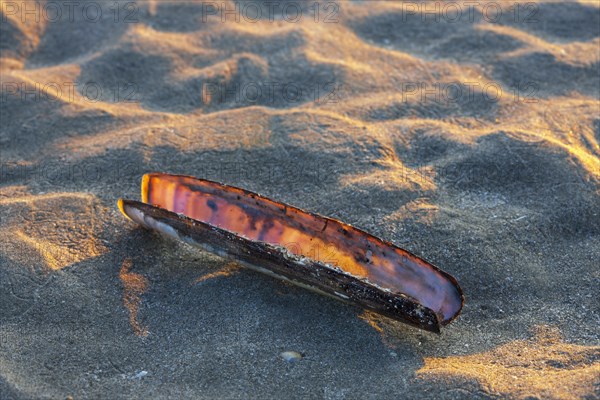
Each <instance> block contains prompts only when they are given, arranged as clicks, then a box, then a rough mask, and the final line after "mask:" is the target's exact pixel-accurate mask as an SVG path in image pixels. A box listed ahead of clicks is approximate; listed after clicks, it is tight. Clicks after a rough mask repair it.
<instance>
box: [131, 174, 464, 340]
mask: <svg viewBox="0 0 600 400" xmlns="http://www.w3.org/2000/svg"><path fill="white" fill-rule="evenodd" d="M146 175H147V176H151V175H159V176H160V175H170V176H174V177H183V178H190V179H194V180H200V181H205V182H209V183H212V184H215V185H218V186H220V187H221V188H223V190H230V189H234V190H240V191H242V192H243V193H245V194H247V195H249V196H252V197H257V198H259V199H266V200H268V201H272V202H274V203H278V204H282V205H283V206H285V207H286V208H288V209H294V210H296V211H299V212H302V213H306V214H308V215H311V216H313V217H315V218H320V219H322V220H323V221H335V222H337V223H339V224H340V225H341V226H343V227H345V228H346V229H351V230H354V231H355V232H357V233H359V234H363V235H368V236H372V237H374V238H375V239H376V240H377V241H379V242H380V243H381V244H382V245H384V246H389V247H393V248H398V249H400V250H401V251H402V252H404V253H406V254H407V255H409V256H411V257H414V258H416V259H419V260H422V261H423V262H425V263H427V264H428V265H429V266H430V267H432V268H433V269H434V270H436V271H438V272H439V273H440V274H442V275H443V276H444V277H445V278H446V279H448V280H449V281H450V282H451V283H452V284H453V285H454V286H455V287H456V289H457V291H458V294H459V295H460V308H459V309H458V311H457V312H456V314H454V316H453V317H452V318H450V319H447V320H443V319H441V318H439V317H437V318H436V321H437V322H436V324H437V325H438V328H437V332H438V333H439V326H445V325H448V324H449V323H450V322H452V321H454V320H455V319H456V318H458V316H459V315H460V314H461V312H462V309H463V307H464V304H465V296H464V293H463V290H462V288H461V286H460V285H459V283H458V281H457V280H456V278H455V277H454V276H452V275H451V274H449V273H448V272H446V271H444V270H443V269H441V268H439V267H438V266H436V265H434V264H432V263H430V262H428V261H426V260H424V259H423V258H421V257H419V256H417V255H416V254H414V253H411V252H410V251H408V250H406V249H403V248H400V247H398V246H396V245H395V244H393V243H392V242H390V241H387V240H385V239H381V238H379V237H376V236H373V235H371V234H370V233H368V232H366V231H364V230H362V229H360V228H357V227H355V226H353V225H350V224H348V223H346V222H343V221H340V220H337V219H335V218H331V217H326V216H323V215H320V214H317V213H314V212H311V211H306V210H303V209H301V208H298V207H295V206H293V205H289V204H285V203H281V202H279V201H276V200H272V199H270V198H268V197H266V196H264V195H262V194H260V193H256V192H252V191H250V190H247V189H243V188H239V187H237V186H231V185H227V184H225V183H221V182H217V181H212V180H209V179H200V178H197V177H194V176H191V175H183V174H168V173H162V172H150V173H147V174H145V176H146ZM141 204H146V203H143V202H142V203H141ZM157 208H160V207H157ZM165 211H168V210H165ZM176 215H177V214H176ZM188 219H191V218H188ZM193 221H194V222H196V223H203V222H201V221H198V220H193ZM207 225H208V226H210V227H213V226H212V225H210V224H207ZM213 228H216V227H213ZM225 232H227V233H231V232H228V231H225ZM236 236H237V235H236ZM371 286H372V285H371ZM423 308H426V307H423ZM427 309H428V308H427ZM392 318H393V317H392ZM423 329H425V328H423Z"/></svg>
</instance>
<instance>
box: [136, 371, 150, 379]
mask: <svg viewBox="0 0 600 400" xmlns="http://www.w3.org/2000/svg"><path fill="white" fill-rule="evenodd" d="M146 375H148V371H140V372H138V373H137V375H136V376H135V377H136V378H137V379H141V378H143V377H145V376H146Z"/></svg>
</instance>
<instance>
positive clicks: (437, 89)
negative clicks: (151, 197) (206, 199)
mask: <svg viewBox="0 0 600 400" xmlns="http://www.w3.org/2000/svg"><path fill="white" fill-rule="evenodd" d="M279 3H280V4H279V5H277V6H275V5H273V3H269V2H257V1H249V2H242V3H240V4H239V5H238V8H237V10H236V9H235V5H234V4H233V3H232V2H228V3H222V2H214V3H211V2H196V3H184V2H176V1H170V2H151V1H148V2H139V1H138V2H129V3H127V2H120V3H114V2H106V3H104V2H85V1H82V0H80V1H79V3H78V5H65V4H63V3H62V2H49V3H44V2H40V3H36V2H23V1H2V2H1V3H0V4H1V8H0V12H1V14H0V17H1V18H2V20H1V25H0V51H1V53H0V83H1V94H2V98H1V102H0V112H1V115H0V117H1V123H0V148H1V154H0V157H1V160H0V162H1V170H0V173H1V175H0V238H1V244H2V246H1V248H0V299H1V301H0V315H1V318H0V398H2V399H59V398H67V397H69V396H71V397H72V398H74V399H120V398H133V399H145V398H173V399H187V398H189V399H213V398H218V399H222V398H223V399H240V398H243V399H250V398H252V399H253V398H260V399H271V398H272V399H278V398H326V399H342V398H352V399H354V398H356V399H358V398H360V399H364V398H373V399H397V398H409V399H410V398H415V399H417V398H436V399H437V398H473V397H476V398H498V397H500V398H534V397H537V398H561V399H562V398H565V399H567V398H578V397H579V398H598V397H599V396H600V392H599V390H600V389H599V387H600V386H599V384H600V347H599V345H600V337H599V335H600V332H599V330H598V326H599V323H600V306H599V302H598V287H599V283H600V268H599V262H598V260H599V259H600V147H599V142H600V103H599V97H600V71H599V70H600V54H599V48H600V7H599V6H598V5H597V4H596V3H595V2H586V1H579V2H576V1H573V2H569V3H567V2H521V3H513V2H507V1H502V2H495V3H489V2H484V1H480V2H479V4H476V5H473V4H472V3H470V4H465V3H454V2H451V3H448V4H446V5H441V4H440V3H428V4H423V3H416V2H409V3H401V2H391V1H386V2H383V1H356V2H349V1H348V2H346V1H344V2H338V3H333V2H331V3H328V2H321V3H317V7H316V8H315V6H314V3H298V2H285V1H282V0H280V1H279ZM436 4H437V6H436ZM300 6H301V8H300ZM225 8H226V10H229V11H230V12H229V13H226V12H225V11H226V10H225ZM317 9H318V12H317V11H316V10H317ZM231 10H233V12H231ZM259 10H260V11H259ZM300 10H301V11H300ZM432 10H433V11H432ZM257 12H260V13H261V17H260V18H258V17H257V16H258V14H257ZM300 12H301V13H302V14H301V15H300ZM223 20H224V21H223ZM150 171H161V172H170V173H183V174H188V175H194V176H198V177H203V178H208V179H213V180H218V181H221V182H224V183H228V184H231V185H236V186H240V187H243V188H246V189H249V190H252V191H256V192H259V193H261V194H264V195H267V196H269V197H272V198H274V199H277V200H280V201H284V202H287V203H289V204H293V205H295V206H298V207H301V208H305V209H307V210H310V211H313V212H317V213H320V214H323V215H327V216H331V217H335V218H338V219H341V220H343V221H345V222H347V223H350V224H353V225H355V226H357V227H359V228H361V229H364V230H366V231H368V232H371V233H373V234H376V235H378V236H380V237H382V238H384V239H386V240H390V241H392V242H393V243H396V244H397V245H399V246H401V247H404V248H406V249H408V250H409V251H411V252H414V253H415V254H418V255H419V256H422V257H424V258H426V259H427V260H429V261H431V262H433V263H434V264H436V265H438V266H439V267H441V268H442V269H444V270H446V271H448V272H449V273H451V274H453V275H454V276H455V277H456V278H457V279H458V281H459V282H460V284H461V286H462V288H463V290H464V292H465V296H466V303H465V307H464V310H463V313H462V315H461V316H460V317H459V318H458V319H457V320H456V321H454V322H453V323H452V324H450V325H449V326H447V327H445V329H444V330H443V332H442V334H441V335H440V336H438V335H434V334H429V333H426V332H422V331H419V330H417V329H414V328H411V327H409V326H406V325H403V324H401V323H398V322H394V321H392V320H389V319H386V318H383V317H379V316H377V315H374V314H371V313H367V312H364V311H362V310H360V309H358V308H355V307H352V306H351V305H347V304H344V303H341V302H337V301H335V300H333V299H329V298H326V297H322V296H319V295H317V294H314V293H311V292H307V291H305V290H303V289H301V288H296V287H293V286H290V285H288V284H285V283H282V282H279V281H277V280H274V279H272V278H270V277H267V276H263V275H260V274H258V273H255V272H252V271H249V270H247V269H244V268H239V266H237V265H236V264H235V263H231V262H230V261H226V260H223V259H220V258H218V257H216V256H213V255H211V254H207V253H200V252H198V251H196V250H194V249H191V248H188V247H186V246H185V245H182V244H179V243H175V242H172V241H169V240H165V239H163V238H161V237H159V236H157V235H155V234H153V233H150V232H148V231H145V230H143V229H141V228H139V227H136V226H135V225H134V224H133V223H131V222H129V221H127V220H126V219H125V218H124V217H123V216H122V215H120V213H119V211H118V209H117V207H116V200H117V198H119V197H125V198H132V199H137V198H138V197H139V184H140V177H141V175H142V174H143V173H145V172H150ZM286 352H287V353H286ZM282 353H283V354H284V355H283V356H282ZM290 354H293V355H294V356H293V357H291V356H290ZM286 360H287V361H286Z"/></svg>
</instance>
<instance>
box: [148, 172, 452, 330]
mask: <svg viewBox="0 0 600 400" xmlns="http://www.w3.org/2000/svg"><path fill="white" fill-rule="evenodd" d="M142 201H143V202H144V203H148V204H152V205H156V206H158V207H161V208H164V209H166V210H168V211H172V212H175V213H178V214H183V215H185V216H187V217H189V218H192V219H194V220H198V221H202V222H205V223H207V224H210V225H213V226H216V227H219V228H221V229H224V230H227V231H229V232H232V233H235V234H237V235H239V236H242V237H244V238H246V239H249V240H254V241H261V242H266V243H269V244H271V245H276V246H282V247H284V248H286V249H287V251H289V252H290V253H293V254H295V255H297V256H304V257H307V258H311V259H313V260H317V261H320V262H322V263H325V264H330V265H333V266H335V267H338V268H340V269H341V270H343V271H345V272H347V273H349V274H351V275H353V276H355V277H357V278H360V279H367V280H368V281H369V283H371V284H374V285H377V286H379V287H380V288H383V289H386V290H390V291H391V292H393V293H402V294H404V295H407V296H410V297H411V298H413V299H415V300H416V301H417V302H418V303H420V304H421V305H423V306H425V307H427V308H430V309H431V310H433V311H434V312H435V313H436V314H437V315H438V318H439V320H440V322H441V323H442V324H445V323H447V322H449V321H451V320H452V319H453V318H454V317H455V316H456V315H457V314H458V313H459V312H460V309H461V307H462V295H461V293H460V289H459V288H458V285H457V284H456V283H455V281H454V280H453V278H451V277H450V276H449V275H447V274H446V273H444V272H443V271H440V270H438V269H437V268H435V267H434V266H432V265H431V264H429V263H427V262H426V261H424V260H422V259H420V258H418V257H416V256H415V255H413V254H411V253H409V252H407V251H404V250H402V249H400V248H398V247H396V246H393V245H391V244H390V243H386V242H383V241H382V240H380V239H378V238H376V237H374V236H371V235H368V234H366V233H365V232H362V231H360V230H358V229H356V228H354V227H352V226H349V225H346V224H344V223H342V222H339V221H336V220H332V219H329V218H325V217H321V216H318V215H313V214H310V213H307V212H304V211H302V210H299V209H297V208H294V207H291V206H287V205H284V204H281V203H278V202H275V201H273V200H270V199H267V198H264V197H262V196H259V195H257V194H255V193H251V192H247V191H245V190H243V189H238V188H235V187H230V186H225V185H221V184H219V183H216V182H211V181H206V180H201V179H196V178H192V177H187V176H179V175H168V174H147V175H144V177H143V181H142Z"/></svg>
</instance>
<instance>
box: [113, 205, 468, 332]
mask: <svg viewBox="0 0 600 400" xmlns="http://www.w3.org/2000/svg"><path fill="white" fill-rule="evenodd" d="M119 208H120V209H121V211H122V212H123V214H125V215H126V216H127V217H129V218H130V219H131V220H133V221H134V222H137V223H138V224H140V225H142V226H144V227H146V228H148V229H151V230H154V231H157V232H159V233H161V234H163V235H166V236H169V237H172V238H174V239H177V240H181V241H183V242H185V243H188V244H191V245H193V246H197V247H200V248H201V249H203V250H206V251H209V252H212V253H215V254H218V255H220V256H222V257H226V258H231V259H233V260H235V261H237V262H240V263H242V264H243V265H245V266H247V267H250V268H252V269H255V270H257V271H260V272H262V273H266V274H269V275H272V276H275V277H277V278H280V279H285V280H288V281H290V282H292V283H294V284H296V285H298V286H301V287H304V288H308V289H311V290H314V291H317V292H320V293H323V294H327V295H330V296H332V297H334V298H336V299H338V300H342V301H346V302H350V303H352V304H355V305H358V306H361V307H363V308H366V309H369V310H372V311H374V312H376V313H379V314H382V315H385V316H387V317H390V318H392V319H395V320H398V321H401V322H404V323H407V324H409V325H412V326H415V327H417V328H420V329H424V330H426V331H430V332H435V333H440V325H441V324H440V321H439V319H438V316H437V315H436V313H435V312H434V311H433V310H431V309H430V308H427V307H425V306H423V305H421V304H419V303H418V302H417V301H416V300H415V299H413V298H411V297H409V296H407V295H404V294H401V293H393V292H391V291H390V290H389V289H384V288H381V287H378V286H377V285H374V284H372V283H370V282H368V280H367V279H359V278H357V277H354V276H353V275H350V274H349V273H347V272H344V271H343V270H341V269H340V268H337V267H335V266H332V265H327V264H324V263H321V262H319V261H315V260H312V259H310V258H307V257H302V256H297V255H294V254H292V253H290V252H289V251H287V249H285V248H284V247H281V246H274V245H271V244H268V243H265V242H260V241H253V240H249V239H246V238H244V237H242V236H239V235H236V234H235V233H232V232H229V231H226V230H224V229H220V228H218V227H216V226H213V225H210V224H207V223H204V222H201V221H198V220H194V219H191V218H188V217H186V216H184V215H181V214H177V213H174V212H171V211H168V210H165V209H163V208H160V207H156V206H152V205H149V204H145V203H142V202H139V201H133V200H123V199H120V200H119ZM461 296H462V294H461Z"/></svg>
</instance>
